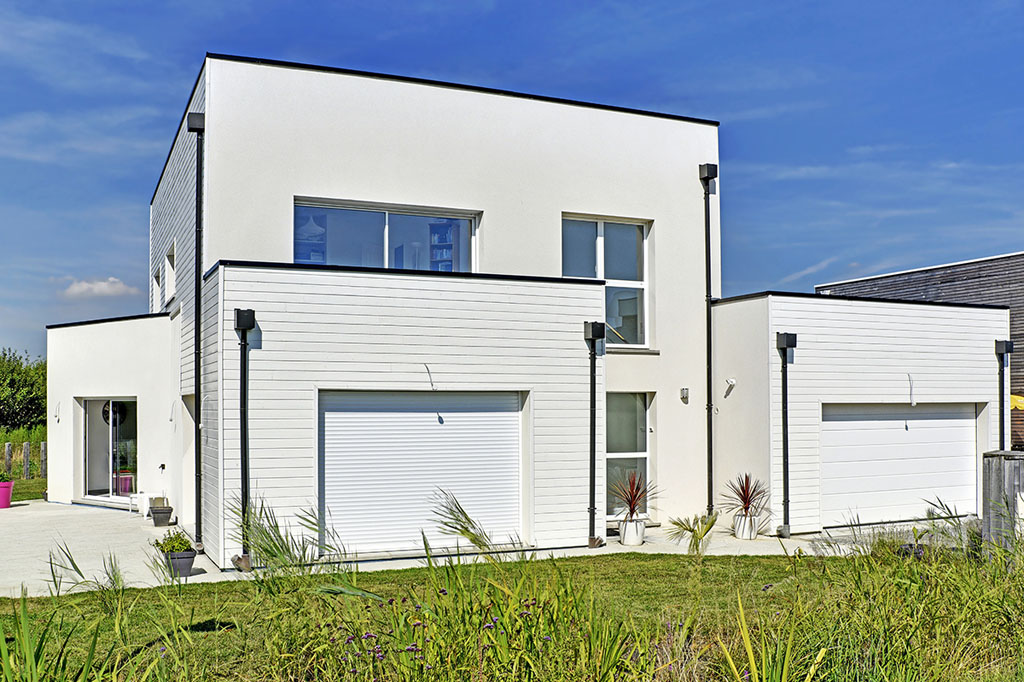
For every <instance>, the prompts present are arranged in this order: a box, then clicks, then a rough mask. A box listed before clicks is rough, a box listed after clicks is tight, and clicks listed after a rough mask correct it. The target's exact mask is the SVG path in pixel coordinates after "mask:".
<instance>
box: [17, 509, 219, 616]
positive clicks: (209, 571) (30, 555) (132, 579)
mask: <svg viewBox="0 0 1024 682" xmlns="http://www.w3.org/2000/svg"><path fill="white" fill-rule="evenodd" d="M166 531H167V529H166V528H155V527H154V526H153V522H152V520H150V519H147V518H143V517H142V516H140V515H139V514H134V513H130V512H127V511H123V510H119V509H106V508H103V507H87V506H82V505H66V504H56V503H47V502H43V501H42V500H32V501H30V502H14V503H13V504H11V508H10V509H2V510H0V546H2V547H3V548H4V559H3V561H2V562H0V597H16V596H18V595H19V594H21V590H22V586H24V587H25V589H27V590H28V593H29V595H32V596H37V595H46V594H50V590H51V588H52V583H51V581H50V564H49V558H50V552H51V551H54V552H56V551H57V548H58V546H59V545H61V544H66V545H67V547H68V549H69V550H71V554H72V555H73V556H74V558H75V561H76V563H78V565H79V567H80V568H81V569H82V572H83V573H85V575H86V576H87V577H89V578H92V577H99V576H101V575H102V573H103V559H104V557H106V556H108V555H109V554H111V553H112V554H113V555H114V556H116V557H117V561H118V565H119V566H120V568H121V571H122V573H123V574H124V576H125V579H126V580H127V582H128V584H129V585H130V586H132V587H152V586H156V585H159V584H160V581H159V579H158V578H157V577H156V576H155V575H154V574H153V572H152V571H151V570H150V568H149V564H150V562H151V561H152V560H153V557H154V556H156V554H157V552H156V549H154V548H153V546H152V544H151V543H152V542H153V540H155V539H157V538H160V537H162V536H163V535H164V533H165V532H166ZM232 577H233V575H232V574H230V573H221V572H220V570H219V569H218V568H217V567H216V566H214V565H213V562H211V561H210V560H209V559H207V558H206V557H205V556H202V555H200V556H197V557H196V562H195V567H194V568H193V570H192V577H190V578H189V579H188V582H190V583H192V582H208V581H213V580H224V579H231V578H232ZM71 582H72V581H71V580H66V581H65V584H64V589H67V588H68V587H69V586H70V584H71Z"/></svg>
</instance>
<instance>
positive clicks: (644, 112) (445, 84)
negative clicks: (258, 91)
mask: <svg viewBox="0 0 1024 682" xmlns="http://www.w3.org/2000/svg"><path fill="white" fill-rule="evenodd" d="M206 57H207V59H219V60H221V61H228V62H241V63H243V64H258V65H261V66H277V67H283V68H286V69H303V70H306V71H323V72H325V73H338V74H344V75H347V76H360V77H363V78H376V79H378V80H389V81H398V82H400V83H414V84H416V85H430V86H433V87H438V88H449V89H452V90H467V91H469V92H481V93H484V94H488V95H501V96H504V97H518V98H520V99H532V100H536V101H539V102H551V103H553V104H567V105H569V106H575V107H587V108H589V109H602V110H604V111H617V112H619V113H623V114H637V115H640V116H653V117H655V118H666V119H669V120H672V121H685V122H687V123H701V124H703V125H710V126H718V125H719V122H718V121H713V120H711V119H707V118H697V117H694V116H683V115H682V114H670V113H667V112H663V111H650V110H648V109H634V108H631V107H620V106H616V105H614V104H599V103H597V102H587V101H583V100H575V99H567V98H564V97H551V96H548V95H536V94H531V93H527V92H519V91H517V90H505V89H503V88H489V87H485V86H481V85H467V84H465V83H452V82H450V81H442V80H435V79H432V78H418V77H415V76H399V75H396V74H391V73H378V72H375V71H361V70H358V69H346V68H343V67H338V66H322V65H319V64H307V63H303V62H289V61H284V60H281V59H265V58H262V57H242V56H239V55H232V54H221V53H217V52H207V53H206Z"/></svg>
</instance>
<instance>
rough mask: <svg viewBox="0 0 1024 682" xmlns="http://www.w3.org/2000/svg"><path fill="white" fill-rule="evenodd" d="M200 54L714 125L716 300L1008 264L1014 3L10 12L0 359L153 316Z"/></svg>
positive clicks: (2, 19) (1020, 114) (1023, 199)
mask: <svg viewBox="0 0 1024 682" xmlns="http://www.w3.org/2000/svg"><path fill="white" fill-rule="evenodd" d="M206 51H211V52H226V53H233V54H242V55H252V56H263V57H271V58H277V59H288V60H296V61H304V62H313V63H321V64H329V65H336V66H346V67H351V68H357V69H366V70H371V71H382V72H388V73H398V74H406V75H413V76H424V77H430V78H438V79H442V80H451V81H458V82H465V83H471V84H477V85H486V86H492V87H499V88H506V89H512V90H521V91H525V92H535V93H541V94H547V95H555V96H560V97H568V98H574V99H582V100H591V101H596V102H605V103H611V104H617V105H623V106H631V107H639V108H647V109H655V110H660V111H669V112H675V113H681V114H689V115H693V116H700V117H705V118H714V119H718V120H720V121H722V127H721V129H720V133H721V178H722V197H721V199H722V232H723V242H724V244H723V276H724V293H725V294H726V295H731V294H738V293H743V292H747V291H753V290H759V289H766V288H785V289H795V290H810V288H811V287H813V285H814V284H815V283H819V282H825V281H832V280H836V279H842V278H847V277H854V276H859V275H866V274H871V273H877V272H884V271H889V270H894V269H904V268H910V267H916V266H921V265H927V264H932V263H937V262H946V261H952V260H961V259H967V258H976V257H980V256H985V255H991V254H996V253H1004V252H1009V251H1020V250H1024V6H1022V3H1021V2H1019V1H1014V0H1002V1H999V0H997V1H993V2H985V1H980V2H973V3H963V2H929V3H892V2H885V3H882V2H856V3H832V2H825V3H816V2H787V1H784V0H783V1H776V2H769V3H765V2H751V3H745V2H736V3H717V4H716V3H707V2H686V1H675V2H664V3H659V2H621V3H620V2H601V1H593V0H592V1H588V2H557V3H553V2H530V1H523V2H516V3H504V2H498V1H479V2H474V1H473V0H461V1H454V0H452V1H443V2H410V3H392V2H381V1H373V2H370V1H367V2H332V3H319V4H318V3H310V2H266V3H262V2H245V1H244V0H240V1H233V2H222V1H220V0H206V1H204V2H201V3H193V2H185V1H178V2H168V3H156V2H146V3H139V2H134V1H133V2H119V1H112V2H97V1H93V0H77V1H76V2H46V1H45V0H36V1H34V2H19V1H17V0H15V1H14V2H11V1H10V0H2V1H0V102H2V103H3V105H2V106H0V346H14V347H15V348H19V349H26V350H28V351H30V352H31V353H33V354H42V353H44V351H45V348H44V344H45V335H44V332H43V326H44V325H45V324H47V323H52V322H60V321H69V320H77V319H86V318H91V317H97V316H111V315H122V314H132V313H138V312H145V310H146V295H145V289H146V278H147V272H146V269H147V229H148V210H149V206H148V202H149V197H150V194H151V193H152V190H153V187H154V186H155V183H156V180H157V177H158V175H159V173H160V168H161V165H162V163H163V159H164V156H165V154H166V152H167V148H168V146H169V144H170V141H171V135H172V134H173V131H174V130H175V126H176V125H177V122H178V119H179V117H180V115H181V111H182V107H183V106H184V102H185V98H186V97H187V95H188V92H189V90H190V88H191V85H192V82H193V80H194V78H195V75H196V73H197V71H198V69H199V66H200V63H201V60H202V57H203V54H204V53H205V52H206Z"/></svg>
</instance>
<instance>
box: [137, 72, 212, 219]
mask: <svg viewBox="0 0 1024 682" xmlns="http://www.w3.org/2000/svg"><path fill="white" fill-rule="evenodd" d="M205 69H206V60H203V65H202V66H201V67H199V73H197V74H196V82H195V83H193V84H192V92H190V93H189V95H188V99H187V100H185V111H183V112H181V118H180V119H178V127H177V128H175V129H174V138H173V139H171V148H170V149H168V150H167V158H165V159H164V166H163V168H161V169H160V177H158V178H157V179H156V187H154V188H153V195H152V196H151V197H149V205H150V206H152V205H153V201H154V200H155V199H156V193H157V191H158V190H159V189H160V183H161V182H163V179H164V173H166V172H167V164H169V163H170V162H171V154H173V153H174V143H175V142H177V141H178V133H179V132H181V126H182V124H183V123H184V122H185V117H186V116H188V110H189V106H190V105H191V104H192V98H193V97H195V96H196V90H198V89H199V79H200V78H202V77H203V71H204V70H205Z"/></svg>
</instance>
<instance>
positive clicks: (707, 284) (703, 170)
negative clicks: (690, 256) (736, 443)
mask: <svg viewBox="0 0 1024 682" xmlns="http://www.w3.org/2000/svg"><path fill="white" fill-rule="evenodd" d="M717 177H718V165H717V164H713V163H702V164H701V165H700V181H701V184H702V185H704V305H705V308H706V310H705V320H704V324H705V331H704V333H705V339H706V344H705V345H706V348H705V350H706V358H705V363H706V364H707V386H706V391H707V406H706V409H707V442H708V454H707V478H708V493H707V494H708V514H711V513H713V512H714V511H715V480H714V473H715V440H714V428H715V424H714V412H715V404H714V400H713V399H712V392H713V391H714V385H713V382H714V371H713V364H712V363H713V346H712V338H711V334H712V329H711V302H712V299H711V181H712V180H714V179H715V178H717Z"/></svg>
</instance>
